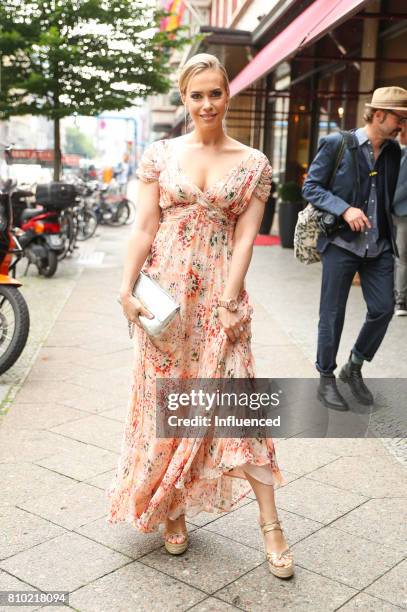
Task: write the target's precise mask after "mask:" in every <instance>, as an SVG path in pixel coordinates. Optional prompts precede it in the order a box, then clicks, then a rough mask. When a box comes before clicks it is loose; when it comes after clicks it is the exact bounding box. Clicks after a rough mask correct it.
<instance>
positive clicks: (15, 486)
mask: <svg viewBox="0 0 407 612" xmlns="http://www.w3.org/2000/svg"><path fill="white" fill-rule="evenodd" d="M74 482H75V481H74V480H72V479H71V478H67V477H66V476H61V474H56V473H55V472H51V471H50V470H47V469H45V468H43V467H40V466H39V465H33V464H31V463H23V462H22V463H1V464H0V490H1V497H0V508H1V507H2V506H3V507H4V506H10V505H16V504H21V503H23V502H24V501H25V500H28V499H30V500H35V499H36V498H37V497H39V496H40V495H44V494H46V493H51V494H52V491H55V490H58V491H62V490H63V489H64V488H66V487H69V486H72V483H74Z"/></svg>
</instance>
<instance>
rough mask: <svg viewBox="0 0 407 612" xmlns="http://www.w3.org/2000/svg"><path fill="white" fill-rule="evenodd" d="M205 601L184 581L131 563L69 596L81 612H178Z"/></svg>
mask: <svg viewBox="0 0 407 612" xmlns="http://www.w3.org/2000/svg"><path fill="white" fill-rule="evenodd" d="M205 598H206V594H205V593H203V592H202V591H200V590H198V589H195V588H193V587H191V586H189V585H187V584H185V582H180V581H179V580H174V578H171V577H170V576H168V575H166V574H164V573H161V572H158V571H156V570H154V569H152V568H151V567H147V566H145V565H142V564H141V563H139V562H138V561H134V562H133V563H131V564H130V565H127V566H126V567H122V568H121V569H118V570H116V571H115V572H112V573H110V574H108V575H106V576H103V578H99V580H95V581H94V582H92V583H91V584H88V585H87V586H85V587H83V588H81V589H79V590H78V591H75V593H72V595H71V597H70V604H71V605H72V606H73V607H74V608H75V609H76V610H80V611H81V612H100V611H101V610H103V611H105V610H110V611H113V610H114V611H115V612H129V610H134V611H136V610H137V612H163V610H165V611H166V612H176V611H177V612H179V611H180V610H189V609H190V608H191V607H192V606H193V605H194V604H196V603H197V602H199V601H201V600H202V599H205Z"/></svg>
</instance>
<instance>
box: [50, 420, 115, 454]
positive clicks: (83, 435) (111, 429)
mask: <svg viewBox="0 0 407 612" xmlns="http://www.w3.org/2000/svg"><path fill="white" fill-rule="evenodd" d="M51 431H52V432H54V433H56V434H60V435H62V436H67V437H68V438H72V439H74V440H77V441H80V442H86V443H87V444H93V445H94V446H98V447H99V448H104V449H106V450H110V451H113V452H116V453H118V452H120V449H121V442H122V437H123V425H122V423H120V422H119V421H113V419H107V418H105V417H102V416H100V415H98V414H95V415H91V416H87V417H85V418H82V419H78V420H77V421H71V422H70V423H65V424H64V425H58V427H53V428H52V429H51Z"/></svg>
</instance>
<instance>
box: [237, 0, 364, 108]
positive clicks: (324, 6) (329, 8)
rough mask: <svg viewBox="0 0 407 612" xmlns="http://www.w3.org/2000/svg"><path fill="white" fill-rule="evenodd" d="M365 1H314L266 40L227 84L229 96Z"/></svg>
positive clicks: (265, 72)
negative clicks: (265, 43) (274, 36)
mask: <svg viewBox="0 0 407 612" xmlns="http://www.w3.org/2000/svg"><path fill="white" fill-rule="evenodd" d="M366 2H367V0H315V2H313V4H311V6H309V7H308V8H307V9H306V10H305V11H304V12H303V13H301V15H299V16H298V17H297V18H296V19H294V21H293V22H291V23H290V25H289V26H287V27H286V29H285V30H283V31H282V32H281V33H280V34H278V36H276V38H274V39H273V40H272V41H270V42H269V43H268V45H266V46H265V47H264V48H263V49H262V50H261V51H260V52H259V53H258V54H257V55H256V57H255V58H254V59H253V60H252V61H251V62H250V64H248V65H247V66H246V67H245V68H244V69H243V70H242V71H241V72H240V73H239V74H238V75H237V77H236V78H235V79H233V81H232V82H231V84H230V91H231V95H232V96H235V95H236V94H237V93H239V91H242V89H246V87H248V86H249V85H251V83H253V82H254V81H257V79H259V78H260V77H262V76H264V75H265V74H267V73H268V72H270V71H271V70H272V69H273V68H275V67H276V66H277V65H278V64H280V63H281V62H283V61H284V60H286V59H287V58H289V57H290V56H291V55H293V54H294V53H296V52H297V51H298V50H299V49H301V48H302V47H305V46H307V45H309V44H311V43H312V42H315V40H317V38H321V37H322V36H323V35H324V34H326V32H328V31H329V30H331V29H332V28H333V27H334V26H336V25H338V24H339V23H340V22H341V21H344V20H345V19H346V18H348V17H349V15H350V14H351V13H356V12H358V11H360V9H361V8H362V6H363V4H366Z"/></svg>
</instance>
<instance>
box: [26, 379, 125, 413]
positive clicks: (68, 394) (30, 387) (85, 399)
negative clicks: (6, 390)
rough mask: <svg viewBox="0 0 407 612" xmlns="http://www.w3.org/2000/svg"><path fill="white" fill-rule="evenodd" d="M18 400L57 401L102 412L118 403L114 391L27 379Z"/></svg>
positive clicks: (41, 402)
mask: <svg viewBox="0 0 407 612" xmlns="http://www.w3.org/2000/svg"><path fill="white" fill-rule="evenodd" d="M17 401H18V402H19V403H24V404H43V403H44V402H45V403H50V404H53V403H57V404H63V405H64V406H70V407H72V408H76V409H77V410H85V412H101V411H102V410H108V409H109V408H113V407H114V406H116V405H117V398H116V397H115V394H114V392H113V391H112V392H111V393H109V392H106V391H104V392H103V393H102V392H101V391H97V390H95V389H87V388H86V387H83V386H80V385H73V384H72V383H69V382H64V383H61V382H53V381H50V380H47V382H46V383H44V381H26V383H25V384H24V387H23V388H22V389H21V391H20V392H19V393H18V395H17Z"/></svg>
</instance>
